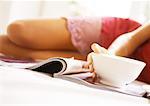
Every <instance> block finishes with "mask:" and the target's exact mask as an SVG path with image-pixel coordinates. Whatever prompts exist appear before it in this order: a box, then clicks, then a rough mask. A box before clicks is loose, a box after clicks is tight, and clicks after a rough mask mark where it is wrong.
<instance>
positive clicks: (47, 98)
mask: <svg viewBox="0 0 150 106" xmlns="http://www.w3.org/2000/svg"><path fill="white" fill-rule="evenodd" d="M53 103H54V104H55V103H56V104H57V103H58V104H59V103H61V104H68V103H69V104H72V103H77V104H93V103H94V104H98V105H99V104H107V103H108V104H112V103H114V104H129V103H131V104H132V103H133V104H147V103H149V100H148V99H145V98H140V97H133V96H129V95H125V94H120V93H116V92H109V91H104V90H98V89H94V88H89V87H86V86H84V85H79V84H76V83H73V82H70V81H65V80H62V79H57V78H51V77H49V76H48V75H44V74H42V73H38V72H33V71H28V70H24V69H14V68H9V67H7V68H6V67H2V66H0V104H53Z"/></svg>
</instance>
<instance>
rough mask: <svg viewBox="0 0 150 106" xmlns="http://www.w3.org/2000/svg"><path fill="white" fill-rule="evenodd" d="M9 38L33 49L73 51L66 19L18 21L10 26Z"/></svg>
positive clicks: (74, 49)
mask: <svg viewBox="0 0 150 106" xmlns="http://www.w3.org/2000/svg"><path fill="white" fill-rule="evenodd" d="M8 37H9V39H10V40H11V41H12V42H14V43H15V44H17V45H19V46H22V47H26V48H31V49H42V50H45V49H48V50H73V51H77V50H76V48H75V47H74V46H73V45H72V42H71V36H70V32H69V31H68V29H67V21H66V20H65V19H61V18H60V19H40V20H35V19H34V20H18V21H15V22H13V23H11V24H10V25H9V26H8Z"/></svg>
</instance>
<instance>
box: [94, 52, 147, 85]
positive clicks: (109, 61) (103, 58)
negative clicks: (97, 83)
mask: <svg viewBox="0 0 150 106" xmlns="http://www.w3.org/2000/svg"><path fill="white" fill-rule="evenodd" d="M92 59H93V67H94V69H95V71H96V73H97V74H98V75H99V76H100V77H101V83H103V84H106V85H110V86H114V87H123V86H125V85H127V84H129V83H131V82H132V81H134V80H135V79H136V78H137V77H138V76H139V75H140V73H141V72H142V70H143V68H144V67H145V65H146V64H145V63H144V62H142V61H138V60H134V59H129V58H125V57H120V56H114V55H107V54H96V53H95V54H93V55H92Z"/></svg>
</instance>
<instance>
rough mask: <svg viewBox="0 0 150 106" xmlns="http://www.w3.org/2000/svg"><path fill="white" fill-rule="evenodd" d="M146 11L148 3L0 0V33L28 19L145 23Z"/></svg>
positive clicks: (136, 0) (139, 0)
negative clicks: (79, 18)
mask: <svg viewBox="0 0 150 106" xmlns="http://www.w3.org/2000/svg"><path fill="white" fill-rule="evenodd" d="M149 10H150V1H149V0H0V34H2V33H6V27H7V25H8V24H9V23H11V22H12V21H14V20H18V19H31V18H32V19H33V18H57V17H67V16H117V17H129V18H132V19H134V20H136V21H138V22H140V23H145V22H147V21H148V20H149V19H150V13H149Z"/></svg>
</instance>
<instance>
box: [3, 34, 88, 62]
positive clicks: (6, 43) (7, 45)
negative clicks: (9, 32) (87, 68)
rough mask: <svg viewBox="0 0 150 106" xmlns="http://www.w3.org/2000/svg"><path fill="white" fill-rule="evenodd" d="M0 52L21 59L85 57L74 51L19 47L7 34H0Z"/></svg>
mask: <svg viewBox="0 0 150 106" xmlns="http://www.w3.org/2000/svg"><path fill="white" fill-rule="evenodd" d="M0 53H3V54H5V55H8V56H13V57H16V58H21V59H47V58H50V57H75V58H76V59H84V60H85V59H86V56H83V55H81V54H80V53H79V52H76V51H64V50H62V51H56V50H34V49H27V48H23V47H20V46H18V45H16V44H14V43H13V42H11V41H10V40H9V39H8V37H7V36H0Z"/></svg>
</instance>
